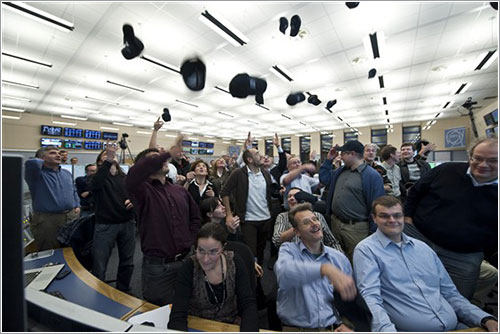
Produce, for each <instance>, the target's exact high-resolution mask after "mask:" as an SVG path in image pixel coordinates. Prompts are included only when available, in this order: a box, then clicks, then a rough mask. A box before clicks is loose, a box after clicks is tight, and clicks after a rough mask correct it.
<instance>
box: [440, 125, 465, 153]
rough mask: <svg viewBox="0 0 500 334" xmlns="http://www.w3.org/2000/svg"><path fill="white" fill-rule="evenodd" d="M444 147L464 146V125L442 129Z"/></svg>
mask: <svg viewBox="0 0 500 334" xmlns="http://www.w3.org/2000/svg"><path fill="white" fill-rule="evenodd" d="M444 147H447V148H448V147H449V148H451V147H465V127H460V128H454V129H447V130H444Z"/></svg>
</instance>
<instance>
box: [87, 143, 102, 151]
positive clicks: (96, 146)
mask: <svg viewBox="0 0 500 334" xmlns="http://www.w3.org/2000/svg"><path fill="white" fill-rule="evenodd" d="M84 148H85V149H86V150H102V142H100V141H85V144H84Z"/></svg>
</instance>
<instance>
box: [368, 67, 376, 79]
mask: <svg viewBox="0 0 500 334" xmlns="http://www.w3.org/2000/svg"><path fill="white" fill-rule="evenodd" d="M376 75H377V70H376V69H374V68H372V69H371V70H369V71H368V79H371V78H373V77H374V76H376Z"/></svg>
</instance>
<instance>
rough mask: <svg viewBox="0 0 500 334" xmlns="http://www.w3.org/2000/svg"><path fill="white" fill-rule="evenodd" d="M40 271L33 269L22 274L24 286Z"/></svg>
mask: <svg viewBox="0 0 500 334" xmlns="http://www.w3.org/2000/svg"><path fill="white" fill-rule="evenodd" d="M40 273H41V271H35V272H32V273H25V274H24V287H27V286H28V285H29V284H30V283H31V282H33V280H34V279H35V278H36V277H37V276H38V275H39V274H40Z"/></svg>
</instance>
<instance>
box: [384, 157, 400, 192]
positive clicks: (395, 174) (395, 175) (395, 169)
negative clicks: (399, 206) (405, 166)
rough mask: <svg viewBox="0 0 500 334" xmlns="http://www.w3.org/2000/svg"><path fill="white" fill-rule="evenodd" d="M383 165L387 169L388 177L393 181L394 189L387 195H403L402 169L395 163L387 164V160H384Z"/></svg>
mask: <svg viewBox="0 0 500 334" xmlns="http://www.w3.org/2000/svg"><path fill="white" fill-rule="evenodd" d="M382 166H383V167H384V168H385V170H386V171H387V178H388V179H389V181H391V187H392V190H391V191H389V192H388V193H387V195H391V196H395V197H399V196H401V190H400V189H399V182H401V170H400V169H399V166H398V165H396V164H394V165H393V166H392V167H391V166H390V165H389V164H387V162H385V161H384V162H383V163H382Z"/></svg>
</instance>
